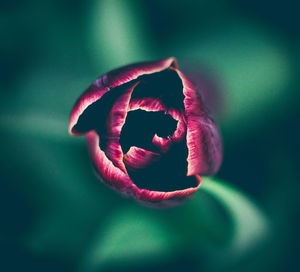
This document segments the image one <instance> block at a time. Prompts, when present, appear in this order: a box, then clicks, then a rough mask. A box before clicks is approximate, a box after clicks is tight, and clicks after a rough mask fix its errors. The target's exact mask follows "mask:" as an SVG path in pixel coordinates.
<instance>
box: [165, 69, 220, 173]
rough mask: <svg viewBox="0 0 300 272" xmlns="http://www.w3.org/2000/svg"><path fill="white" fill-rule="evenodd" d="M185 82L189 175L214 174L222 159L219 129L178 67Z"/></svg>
mask: <svg viewBox="0 0 300 272" xmlns="http://www.w3.org/2000/svg"><path fill="white" fill-rule="evenodd" d="M170 69H172V70H174V71H176V72H177V74H178V75H179V77H180V78H181V80H182V83H183V93H184V96H185V98H184V106H185V114H186V119H187V135H186V140H187V147H188V158H187V161H188V173H187V175H188V176H191V175H196V174H214V173H215V172H217V170H218V169H219V167H220V165H221V161H222V143H221V137H220V135H219V132H218V129H217V127H216V125H215V123H214V122H213V121H212V119H211V118H210V117H209V116H208V115H207V113H206V112H205V109H204V107H203V104H202V101H201V98H200V97H199V95H198V94H197V92H196V91H195V88H194V86H193V85H192V83H191V82H190V81H189V80H188V79H187V78H186V77H185V76H184V75H183V74H182V73H181V72H180V71H179V70H177V69H175V68H170Z"/></svg>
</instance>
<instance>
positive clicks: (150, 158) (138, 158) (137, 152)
mask: <svg viewBox="0 0 300 272" xmlns="http://www.w3.org/2000/svg"><path fill="white" fill-rule="evenodd" d="M160 157H161V155H160V154H158V153H155V152H151V151H148V150H145V149H142V148H139V147H136V146H132V147H131V148H130V149H129V150H128V152H127V153H126V154H125V155H124V163H125V165H126V167H128V168H129V169H131V170H134V169H141V168H145V167H147V166H148V165H149V164H151V163H153V162H156V161H158V160H159V159H160Z"/></svg>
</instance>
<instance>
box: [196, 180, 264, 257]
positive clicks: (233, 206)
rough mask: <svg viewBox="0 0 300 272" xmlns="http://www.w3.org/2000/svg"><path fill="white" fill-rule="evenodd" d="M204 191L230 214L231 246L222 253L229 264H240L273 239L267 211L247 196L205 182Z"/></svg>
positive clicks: (207, 181)
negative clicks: (247, 256) (243, 259)
mask: <svg viewBox="0 0 300 272" xmlns="http://www.w3.org/2000/svg"><path fill="white" fill-rule="evenodd" d="M201 190H203V191H205V192H207V193H208V194H210V195H212V196H213V197H214V198H215V200H216V201H218V202H219V203H220V204H221V205H222V206H223V207H224V208H225V210H226V211H227V212H228V216H229V217H230V219H231V221H232V227H233V231H232V236H231V239H230V241H229V243H228V244H227V245H226V246H225V247H224V248H222V249H221V250H220V251H219V254H220V257H221V259H223V261H225V260H226V262H230V261H237V259H238V258H240V257H242V256H245V255H246V254H247V253H249V251H250V250H253V249H255V248H257V247H259V246H261V245H262V243H263V242H265V241H266V239H267V238H268V237H269V235H270V222H269V220H268V218H267V217H266V215H265V214H264V213H263V211H262V210H261V209H260V208H259V207H258V206H257V205H256V204H255V203H254V202H253V201H252V200H251V199H250V198H248V197H247V196H245V195H244V194H243V193H241V192H239V191H238V190H237V189H234V188H233V187H231V186H229V185H228V184H226V183H223V182H221V181H220V182H219V181H218V180H215V179H212V178H207V177H206V178H203V185H202V187H201Z"/></svg>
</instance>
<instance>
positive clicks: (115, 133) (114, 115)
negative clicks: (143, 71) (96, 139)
mask: <svg viewBox="0 0 300 272" xmlns="http://www.w3.org/2000/svg"><path fill="white" fill-rule="evenodd" d="M137 84H138V82H136V83H134V84H133V85H132V86H131V87H129V88H128V89H127V90H125V91H124V93H123V94H122V95H121V96H119V98H118V99H117V100H116V101H115V103H114V105H113V107H112V109H111V111H110V113H109V115H108V118H107V120H106V124H107V133H108V136H107V138H109V137H110V140H109V141H107V146H106V149H105V154H106V155H107V157H108V158H109V159H110V160H111V161H112V162H113V163H114V165H115V166H117V167H118V168H120V169H122V170H123V171H124V172H126V168H125V165H124V163H123V151H122V148H121V145H120V143H119V139H120V134H121V130H122V127H123V125H124V123H125V119H126V115H127V111H128V108H129V101H130V97H131V94H132V91H133V90H134V87H135V86H136V85H137Z"/></svg>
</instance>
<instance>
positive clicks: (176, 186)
mask: <svg viewBox="0 0 300 272" xmlns="http://www.w3.org/2000/svg"><path fill="white" fill-rule="evenodd" d="M136 83H137V85H136V86H135V87H134V90H133V92H132V94H131V100H132V101H143V102H145V101H147V99H154V101H158V102H159V103H161V105H162V107H163V108H164V109H165V110H164V111H161V109H160V110H158V109H156V108H153V109H152V108H151V107H152V105H151V104H150V105H148V107H149V108H148V109H147V110H146V111H145V109H143V110H140V109H136V110H132V111H129V112H128V113H127V116H126V121H125V124H124V125H123V127H122V130H121V135H120V138H119V143H120V144H121V148H122V151H123V153H124V154H126V153H127V151H128V150H129V149H130V147H134V146H136V147H138V148H142V149H144V150H147V151H152V152H155V153H160V151H159V150H158V147H157V146H155V145H154V144H153V143H152V138H153V136H154V135H155V134H157V135H158V136H160V137H162V138H165V139H167V138H168V136H171V135H173V133H174V131H175V130H176V126H177V120H175V119H173V118H172V117H171V115H169V114H168V110H169V109H176V110H177V111H178V112H183V111H184V103H183V100H184V95H183V91H182V89H183V85H182V81H181V79H180V78H179V76H178V74H177V73H176V72H175V71H173V70H164V71H162V72H158V73H154V74H150V75H143V76H140V77H138V78H137V79H136V80H132V81H131V82H128V83H126V84H123V85H121V86H118V87H115V88H113V89H111V90H110V91H108V92H107V93H105V94H104V95H103V96H102V97H101V99H99V100H98V101H96V102H95V103H93V104H91V105H90V106H89V107H88V108H87V109H86V110H85V111H84V112H83V113H82V115H81V116H80V117H79V120H78V122H77V124H76V125H75V126H74V131H76V132H78V133H84V132H87V131H90V130H95V131H96V132H97V133H98V135H99V136H100V148H101V150H103V151H105V150H106V147H107V144H108V141H109V140H111V135H108V123H107V120H108V116H109V114H110V112H111V111H112V108H113V105H114V103H115V101H116V100H117V99H118V98H119V97H120V96H121V95H122V94H124V93H125V92H126V90H128V89H129V88H131V87H132V86H134V85H135V84H136ZM184 139H185V137H184ZM158 156H159V159H158V160H151V159H150V161H149V164H147V166H146V167H144V168H138V169H137V168H131V167H128V166H127V165H125V166H126V170H127V172H128V175H129V176H130V178H131V179H132V181H133V182H134V183H135V184H136V185H137V186H138V187H139V188H141V189H148V190H154V191H165V192H168V191H174V190H183V189H187V188H191V187H196V186H197V184H198V183H197V180H196V178H195V177H187V176H186V175H187V156H188V150H187V146H186V141H185V140H183V141H181V142H179V143H178V142H176V143H175V142H174V143H172V145H171V148H170V149H169V150H168V152H166V153H163V154H161V153H160V155H159V154H158ZM137 164H138V161H137Z"/></svg>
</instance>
